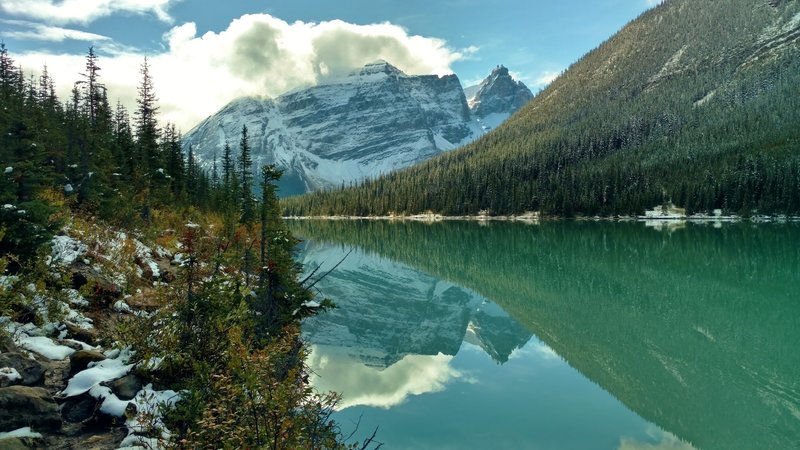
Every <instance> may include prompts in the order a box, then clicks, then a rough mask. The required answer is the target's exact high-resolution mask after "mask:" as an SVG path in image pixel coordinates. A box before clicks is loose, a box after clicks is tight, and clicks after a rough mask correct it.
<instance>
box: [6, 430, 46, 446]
mask: <svg viewBox="0 0 800 450" xmlns="http://www.w3.org/2000/svg"><path fill="white" fill-rule="evenodd" d="M41 437H42V435H41V434H40V433H37V432H35V431H33V430H31V427H24V428H20V429H17V430H14V431H8V432H5V433H0V441H2V440H4V439H12V438H33V439H40V438H41ZM0 444H2V442H0Z"/></svg>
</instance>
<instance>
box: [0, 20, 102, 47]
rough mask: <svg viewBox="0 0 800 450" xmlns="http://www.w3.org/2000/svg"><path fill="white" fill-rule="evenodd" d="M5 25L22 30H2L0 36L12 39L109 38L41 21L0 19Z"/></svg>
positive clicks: (62, 39)
mask: <svg viewBox="0 0 800 450" xmlns="http://www.w3.org/2000/svg"><path fill="white" fill-rule="evenodd" d="M0 22H2V23H4V24H6V25H12V26H18V27H22V28H24V29H23V30H15V31H4V32H3V33H2V36H3V37H5V38H14V39H29V40H34V41H48V42H63V41H66V40H73V41H88V42H104V41H109V40H110V38H109V37H107V36H102V35H100V34H95V33H89V32H86V31H81V30H73V29H70V28H61V27H56V26H50V25H44V24H41V23H34V22H28V21H24V20H0Z"/></svg>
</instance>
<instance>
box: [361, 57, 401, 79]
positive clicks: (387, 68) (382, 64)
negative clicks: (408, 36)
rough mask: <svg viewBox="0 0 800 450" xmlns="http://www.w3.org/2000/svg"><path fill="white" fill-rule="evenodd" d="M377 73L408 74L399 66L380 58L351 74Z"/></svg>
mask: <svg viewBox="0 0 800 450" xmlns="http://www.w3.org/2000/svg"><path fill="white" fill-rule="evenodd" d="M376 74H386V75H393V76H405V75H406V74H405V73H404V72H403V71H402V70H400V69H398V68H397V67H395V66H393V65H391V64H390V63H388V62H386V61H384V60H382V59H379V60H377V61H374V62H371V63H369V64H367V65H365V66H364V67H362V68H361V69H358V70H356V71H355V72H353V73H352V74H351V75H352V76H364V75H376Z"/></svg>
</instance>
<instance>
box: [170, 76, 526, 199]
mask: <svg viewBox="0 0 800 450" xmlns="http://www.w3.org/2000/svg"><path fill="white" fill-rule="evenodd" d="M505 74H506V76H508V71H507V70H506V71H505ZM493 76H494V74H493ZM490 78H492V77H490ZM500 78H502V76H501V77H500ZM508 78H509V80H510V77H508ZM488 81H489V79H487V82H488ZM487 82H484V83H485V84H487V88H486V89H485V90H484V91H485V92H484V93H483V95H482V97H481V98H482V99H484V100H483V101H482V102H481V103H480V104H481V105H483V104H488V105H487V106H485V107H484V106H482V107H483V108H484V109H485V110H486V111H489V110H491V111H492V113H493V114H494V113H499V114H501V115H502V114H505V117H507V116H508V115H509V114H510V112H511V111H506V112H504V109H503V108H504V107H505V106H506V105H507V106H509V107H510V106H513V105H517V103H518V102H517V103H515V102H513V101H510V102H509V101H505V100H504V99H496V100H495V99H493V95H495V94H494V92H495V91H497V93H498V94H501V95H506V92H505V91H503V90H502V89H496V88H495V89H492V88H491V87H492V86H494V85H495V84H502V86H505V85H506V84H508V83H507V82H506V80H505V79H503V81H502V82H501V83H487ZM511 82H512V83H513V80H512V81H511ZM528 94H530V92H529V91H528ZM518 97H520V98H524V95H518ZM516 107H518V106H516ZM244 125H246V126H247V128H248V131H249V133H250V142H251V145H252V147H253V162H254V168H258V167H259V166H260V165H262V164H268V163H274V164H277V165H278V166H279V167H281V168H283V169H284V170H285V175H284V178H283V180H282V181H281V186H280V187H281V195H283V196H287V195H294V194H300V193H304V192H307V191H310V190H319V189H325V188H330V187H338V186H341V185H342V184H350V183H352V182H357V181H360V180H362V179H364V178H366V177H375V176H379V175H381V174H386V173H389V172H392V171H394V170H397V169H400V168H404V167H408V166H411V165H413V164H415V163H418V162H421V161H424V160H427V159H430V158H431V157H433V156H436V155H438V154H440V153H442V152H445V151H448V150H452V149H455V148H457V147H459V146H462V145H464V144H467V143H469V142H472V141H474V140H475V139H477V138H478V137H480V136H481V135H483V133H484V131H485V130H484V127H482V125H481V124H480V123H479V122H478V121H477V120H475V118H474V117H473V115H472V111H471V110H470V108H469V106H468V104H467V100H466V97H465V95H464V91H463V89H462V87H461V84H460V82H459V80H458V77H456V76H455V75H447V76H444V77H438V76H435V75H430V76H408V75H406V74H404V73H403V72H402V71H400V70H399V69H397V68H396V67H394V66H392V65H391V64H389V63H387V62H385V61H379V62H376V63H373V64H369V65H367V66H365V67H363V68H362V69H360V70H358V71H355V72H353V73H351V74H350V75H349V76H347V77H345V78H342V79H337V80H331V81H327V82H325V83H322V84H320V85H317V86H314V87H311V88H307V89H301V90H295V91H292V92H289V93H287V94H284V95H282V96H280V97H278V98H276V99H261V98H252V97H250V98H242V99H239V100H236V101H234V102H232V103H230V104H229V105H227V106H226V107H225V108H223V109H222V110H220V111H219V112H218V113H217V114H215V115H213V116H211V117H209V118H208V119H206V120H205V121H203V122H202V123H201V124H199V125H198V126H197V127H195V128H194V129H193V130H191V131H190V132H189V133H188V134H187V135H186V136H185V139H184V142H185V145H186V146H187V147H188V146H189V145H192V146H193V149H194V152H195V155H197V156H198V158H199V159H200V160H201V163H202V164H203V165H204V166H205V167H206V168H210V167H211V165H212V164H213V161H214V158H215V154H216V156H217V157H220V156H221V154H222V151H223V150H222V149H223V148H224V146H225V142H226V141H227V142H229V143H230V145H231V147H232V148H234V149H235V148H236V146H237V143H238V142H239V137H240V136H241V131H242V126H244Z"/></svg>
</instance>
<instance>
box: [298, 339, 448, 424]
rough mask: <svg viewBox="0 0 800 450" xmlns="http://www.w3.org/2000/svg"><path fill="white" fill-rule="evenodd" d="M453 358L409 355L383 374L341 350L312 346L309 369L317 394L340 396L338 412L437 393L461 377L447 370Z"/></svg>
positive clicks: (395, 403)
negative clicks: (331, 393) (336, 394)
mask: <svg viewBox="0 0 800 450" xmlns="http://www.w3.org/2000/svg"><path fill="white" fill-rule="evenodd" d="M452 359H453V357H452V356H446V355H443V354H441V353H440V354H438V355H436V356H426V355H408V356H406V357H405V358H403V359H401V360H400V361H398V362H396V363H394V364H393V365H391V366H389V367H387V368H386V369H383V370H377V369H375V368H373V367H368V366H365V365H364V364H361V363H359V362H358V361H355V360H354V359H353V358H352V357H350V356H348V355H347V354H346V353H344V351H343V350H342V349H338V348H331V347H320V346H312V349H311V355H310V356H309V362H308V364H309V366H310V367H311V368H312V370H313V373H314V376H313V380H312V383H313V384H314V387H315V388H317V390H318V391H320V392H329V391H334V392H339V393H341V394H342V400H341V402H340V404H339V408H340V409H345V408H349V407H351V406H360V405H364V406H374V407H378V408H390V407H392V406H396V405H399V404H401V403H403V402H405V401H406V399H408V397H409V396H412V395H421V394H425V393H428V392H438V391H441V390H443V389H444V388H445V386H446V385H447V383H448V382H450V381H451V380H454V379H458V378H460V377H461V376H462V375H461V373H459V372H458V371H457V370H455V369H453V368H452V367H450V361H451V360H452Z"/></svg>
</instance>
